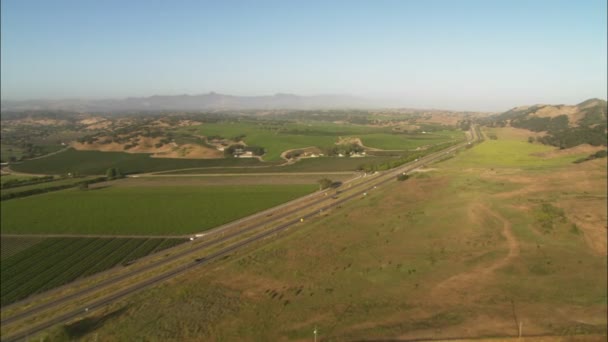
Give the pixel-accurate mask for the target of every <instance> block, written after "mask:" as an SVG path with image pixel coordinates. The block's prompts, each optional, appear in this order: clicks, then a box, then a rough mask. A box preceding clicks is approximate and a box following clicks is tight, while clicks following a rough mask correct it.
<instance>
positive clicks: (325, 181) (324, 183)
mask: <svg viewBox="0 0 608 342" xmlns="http://www.w3.org/2000/svg"><path fill="white" fill-rule="evenodd" d="M317 182H318V183H319V190H323V189H327V188H329V187H331V185H332V184H334V182H333V181H332V180H331V179H329V178H321V179H319V180H318V181H317Z"/></svg>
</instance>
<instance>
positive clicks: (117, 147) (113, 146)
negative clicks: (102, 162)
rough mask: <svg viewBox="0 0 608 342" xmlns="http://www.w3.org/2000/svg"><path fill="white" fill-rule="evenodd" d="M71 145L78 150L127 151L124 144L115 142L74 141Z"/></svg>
mask: <svg viewBox="0 0 608 342" xmlns="http://www.w3.org/2000/svg"><path fill="white" fill-rule="evenodd" d="M70 146H71V147H72V148H74V149H76V150H78V151H102V152H127V151H125V147H124V145H123V144H119V143H114V142H113V143H109V144H95V143H94V144H85V143H79V142H77V141H74V142H72V143H70Z"/></svg>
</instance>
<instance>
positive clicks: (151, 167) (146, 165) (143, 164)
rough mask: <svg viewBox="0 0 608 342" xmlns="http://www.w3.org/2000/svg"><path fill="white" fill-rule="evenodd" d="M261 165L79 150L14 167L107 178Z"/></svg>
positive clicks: (14, 166)
mask: <svg viewBox="0 0 608 342" xmlns="http://www.w3.org/2000/svg"><path fill="white" fill-rule="evenodd" d="M255 165H260V162H259V161H258V160H257V159H245V158H242V159H237V158H235V159H232V158H230V159H169V158H151V157H150V156H149V155H148V154H143V153H138V154H135V153H123V152H99V151H76V150H73V149H70V150H67V151H65V152H61V153H58V154H54V155H52V156H49V157H45V158H40V159H35V160H27V161H24V162H22V163H19V164H14V165H11V168H12V169H13V170H15V171H18V172H25V173H38V174H64V175H65V174H68V173H72V174H78V175H105V173H106V170H107V169H109V168H112V167H114V168H118V169H119V170H120V171H121V172H122V173H141V172H154V171H165V170H174V169H184V168H192V167H219V166H221V167H227V166H230V167H232V166H255Z"/></svg>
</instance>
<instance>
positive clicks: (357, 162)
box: [163, 156, 398, 175]
mask: <svg viewBox="0 0 608 342" xmlns="http://www.w3.org/2000/svg"><path fill="white" fill-rule="evenodd" d="M396 159H398V157H394V156H388V157H364V158H340V157H320V158H307V159H301V160H299V161H298V162H296V163H294V164H290V165H285V166H268V167H256V168H253V167H252V168H245V167H239V168H203V169H189V170H177V171H169V172H163V174H165V173H166V174H175V175H179V174H213V173H268V172H276V173H283V172H285V173H288V172H332V171H353V172H354V171H356V170H357V169H358V168H359V167H360V166H361V165H363V164H366V163H377V164H381V163H384V162H386V161H391V160H396Z"/></svg>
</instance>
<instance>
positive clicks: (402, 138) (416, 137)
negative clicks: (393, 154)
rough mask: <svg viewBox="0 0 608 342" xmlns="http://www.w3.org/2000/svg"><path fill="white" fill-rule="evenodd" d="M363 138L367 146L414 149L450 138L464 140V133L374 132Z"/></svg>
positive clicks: (387, 148)
mask: <svg viewBox="0 0 608 342" xmlns="http://www.w3.org/2000/svg"><path fill="white" fill-rule="evenodd" d="M361 140H362V142H363V145H365V146H367V147H373V148H379V149H383V150H412V149H415V148H417V147H421V146H427V145H435V144H440V143H444V142H447V141H450V140H464V133H463V132H462V131H438V132H432V133H426V134H421V133H416V134H406V133H401V134H394V133H390V134H388V133H374V134H365V135H362V136H361Z"/></svg>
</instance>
